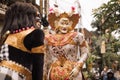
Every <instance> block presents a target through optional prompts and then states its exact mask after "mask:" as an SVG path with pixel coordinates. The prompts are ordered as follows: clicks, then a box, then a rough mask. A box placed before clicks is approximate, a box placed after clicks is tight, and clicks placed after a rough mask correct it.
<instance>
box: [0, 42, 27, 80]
mask: <svg viewBox="0 0 120 80" xmlns="http://www.w3.org/2000/svg"><path fill="white" fill-rule="evenodd" d="M0 60H9V49H8V45H7V44H4V45H2V47H1V51H0ZM0 80H26V78H25V76H23V75H21V74H19V73H18V72H16V71H13V70H11V69H9V68H7V67H3V66H0Z"/></svg>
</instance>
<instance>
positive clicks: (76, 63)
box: [44, 13, 88, 80]
mask: <svg viewBox="0 0 120 80" xmlns="http://www.w3.org/2000/svg"><path fill="white" fill-rule="evenodd" d="M60 19H63V22H60ZM78 20H79V15H78V14H73V15H71V16H69V15H68V14H67V13H62V14H60V15H57V16H56V14H55V13H50V14H49V15H48V21H49V23H50V26H51V27H52V29H53V30H54V31H56V33H55V34H47V35H46V36H45V45H46V56H45V66H44V74H45V75H44V76H45V80H82V75H81V68H82V66H83V64H84V63H85V61H86V59H87V57H88V47H87V43H86V41H85V39H84V36H83V34H81V33H79V32H74V31H72V30H73V29H74V27H75V26H76V24H77V23H78ZM56 21H58V24H57V23H56ZM59 22H60V24H62V25H63V24H64V23H65V25H67V26H69V27H67V28H63V29H62V28H61V31H60V25H59ZM69 23H72V24H69ZM66 29H68V31H67V30H66ZM62 30H63V31H62ZM65 30H66V31H65ZM65 32H66V33H65ZM78 46H79V50H80V52H81V53H80V54H81V55H80V59H79V60H78V59H77V57H78V56H77V55H78ZM76 70H77V71H78V73H77V72H75V71H76ZM71 72H73V73H77V75H75V74H73V73H72V75H75V76H74V77H73V76H72V77H71Z"/></svg>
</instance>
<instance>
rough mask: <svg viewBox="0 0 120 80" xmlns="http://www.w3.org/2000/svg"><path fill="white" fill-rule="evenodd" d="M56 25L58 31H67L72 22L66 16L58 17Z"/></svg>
mask: <svg viewBox="0 0 120 80" xmlns="http://www.w3.org/2000/svg"><path fill="white" fill-rule="evenodd" d="M58 26H59V27H58V28H59V31H60V33H67V32H69V29H70V27H71V26H72V22H70V21H69V19H68V18H60V20H59V21H58Z"/></svg>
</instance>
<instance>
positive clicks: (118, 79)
mask: <svg viewBox="0 0 120 80" xmlns="http://www.w3.org/2000/svg"><path fill="white" fill-rule="evenodd" d="M114 75H115V77H116V78H117V80H120V67H119V68H118V69H117V71H116V72H115V73H114Z"/></svg>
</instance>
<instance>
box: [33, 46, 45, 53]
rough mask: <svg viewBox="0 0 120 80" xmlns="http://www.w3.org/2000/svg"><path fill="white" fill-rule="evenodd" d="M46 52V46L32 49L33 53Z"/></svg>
mask: <svg viewBox="0 0 120 80" xmlns="http://www.w3.org/2000/svg"><path fill="white" fill-rule="evenodd" d="M44 51H45V46H44V45H43V46H38V47H35V48H32V50H31V52H32V53H44Z"/></svg>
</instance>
